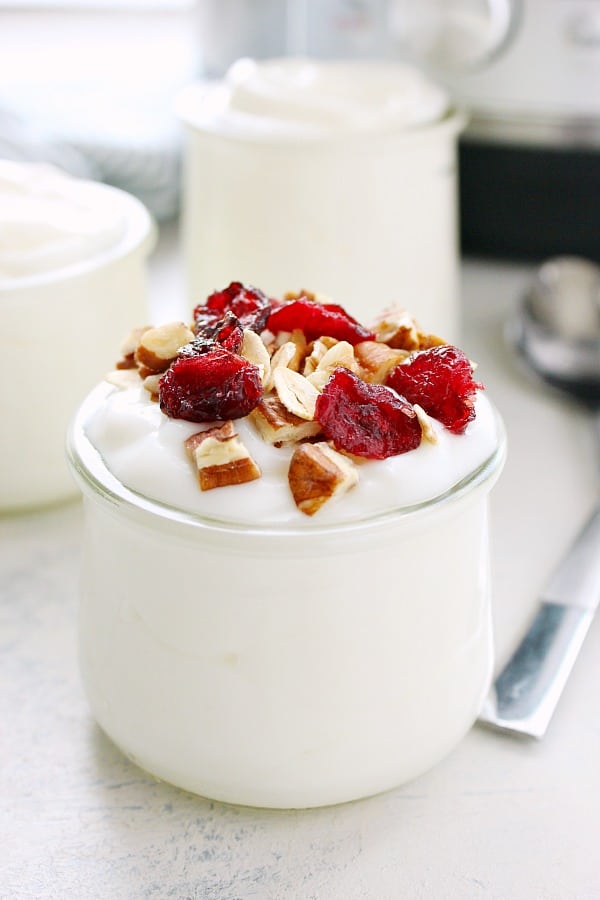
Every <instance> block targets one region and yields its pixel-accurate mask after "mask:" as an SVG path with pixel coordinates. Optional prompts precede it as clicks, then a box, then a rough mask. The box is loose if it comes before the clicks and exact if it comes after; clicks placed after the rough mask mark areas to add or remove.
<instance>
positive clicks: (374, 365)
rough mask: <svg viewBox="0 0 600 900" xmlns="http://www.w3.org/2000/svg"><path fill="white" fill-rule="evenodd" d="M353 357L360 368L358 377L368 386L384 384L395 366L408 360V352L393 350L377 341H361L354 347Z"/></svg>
mask: <svg viewBox="0 0 600 900" xmlns="http://www.w3.org/2000/svg"><path fill="white" fill-rule="evenodd" d="M354 355H355V357H356V360H357V362H358V365H359V366H360V372H359V374H360V376H361V378H362V379H363V380H364V381H368V382H369V383H370V384H384V383H385V380H386V378H387V376H388V375H389V373H390V372H391V371H392V369H395V368H396V366H397V365H399V364H400V363H401V362H404V360H405V359H408V357H409V356H410V353H409V351H408V350H394V349H392V347H388V346H387V344H380V343H379V342H378V341H361V342H360V343H359V344H356V346H355V347H354Z"/></svg>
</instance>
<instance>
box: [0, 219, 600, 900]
mask: <svg viewBox="0 0 600 900" xmlns="http://www.w3.org/2000/svg"><path fill="white" fill-rule="evenodd" d="M152 265H153V272H152V282H151V290H152V303H153V308H154V310H155V311H156V318H158V317H159V316H160V317H162V318H163V319H164V318H169V315H165V308H166V306H168V307H169V309H172V310H173V311H174V312H176V313H177V314H179V313H178V310H180V309H181V310H183V309H184V308H185V307H184V305H183V303H182V295H183V292H182V284H181V280H180V275H179V268H178V259H177V253H176V251H175V234H174V233H172V232H171V233H169V232H167V233H166V234H165V235H164V236H163V239H162V240H161V243H160V245H159V249H158V252H157V254H156V256H155V258H154V261H153V264H152ZM463 273H464V279H463V297H464V313H465V315H464V320H465V329H464V339H463V341H462V345H463V347H464V349H465V350H466V351H467V352H468V354H469V355H470V356H471V357H472V358H474V359H477V360H479V361H480V369H479V374H480V376H481V379H482V380H483V381H484V382H485V383H486V385H487V388H488V390H489V394H490V396H491V397H493V399H494V400H495V402H496V404H497V405H498V406H499V408H500V410H501V412H502V414H503V416H504V418H505V421H506V426H507V431H508V439H509V459H508V463H507V466H506V469H505V472H504V474H503V476H502V478H501V480H500V482H499V484H498V486H497V487H496V489H495V491H494V493H493V495H492V529H493V530H492V554H493V569H494V616H495V626H496V644H497V652H498V661H499V663H500V662H502V661H503V660H504V659H505V658H506V657H507V655H509V654H510V651H511V649H512V647H513V646H514V643H515V641H516V640H517V639H518V637H519V635H520V633H521V631H522V630H523V629H524V627H525V625H526V623H527V621H528V619H529V618H530V617H531V615H532V613H533V610H534V608H535V605H536V596H537V595H538V592H539V590H540V589H541V587H542V585H543V583H544V580H545V578H546V576H547V575H548V574H549V572H550V570H551V568H552V566H553V564H554V563H555V562H556V561H557V560H558V557H559V555H560V553H561V552H562V550H563V549H564V548H565V547H566V546H567V544H568V542H569V540H570V539H571V538H572V536H573V535H574V533H575V532H576V531H577V529H578V527H579V525H580V524H581V523H582V522H583V520H584V518H585V516H586V515H587V513H588V512H589V511H590V510H591V508H592V506H593V505H594V502H595V498H596V496H597V485H596V477H597V465H596V462H597V460H596V448H595V446H594V440H593V435H592V430H591V426H590V425H589V423H588V422H587V421H586V419H585V416H584V415H583V414H582V413H581V412H580V411H578V410H575V409H573V408H571V407H570V406H569V405H568V404H566V403H565V402H563V401H562V400H560V399H557V398H556V397H554V396H551V395H550V394H549V393H546V391H544V390H543V389H541V388H538V387H537V386H534V385H533V384H532V383H530V382H529V381H528V380H527V379H525V378H524V377H523V375H522V374H521V373H520V371H519V370H518V368H517V367H516V366H515V365H514V360H513V359H512V358H511V354H510V353H509V351H508V350H507V349H506V347H505V344H504V342H503V339H502V327H503V322H504V320H505V318H506V316H507V314H508V313H509V312H510V310H511V309H512V308H513V307H514V304H515V302H516V299H517V297H518V295H519V293H520V291H521V290H522V288H523V286H524V284H525V283H526V282H527V280H528V278H529V277H530V274H531V268H530V267H525V266H512V265H509V264H498V263H494V264H490V263H483V262H478V261H468V262H466V263H465V265H464V267H463ZM166 298H168V300H166ZM80 541H81V510H80V507H79V504H77V503H75V504H71V505H68V506H64V507H62V508H57V509H54V510H49V511H45V512H40V513H37V514H29V515H22V516H16V517H5V518H0V590H1V593H0V723H1V725H0V782H1V783H0V792H1V794H0V796H1V797H2V803H1V805H0V806H1V808H0V898H3V900H4V898H6V900H9V898H10V900H13V898H18V900H20V898H36V900H38V898H44V900H45V898H60V900H63V898H68V900H71V898H73V900H87V898H110V900H121V898H127V900H129V898H160V900H163V898H177V900H179V898H182V900H184V898H186V900H187V898H194V900H247V898H256V900H292V898H293V900H367V898H368V900H397V898H402V900H403V898H410V900H413V898H415V900H418V898H432V900H452V898H457V900H470V898H485V900H600V863H598V838H599V837H600V712H599V710H600V705H599V703H598V689H599V684H600V626H599V625H598V624H594V625H593V626H592V629H591V631H590V633H589V635H588V637H587V639H586V642H585V644H584V646H583V649H582V651H581V654H580V657H579V659H578V661H577V664H576V667H575V670H574V672H573V674H572V676H571V678H570V680H569V683H568V685H567V687H566V690H565V693H564V695H563V698H562V701H561V703H560V705H559V708H558V710H557V712H556V714H555V718H554V720H553V722H552V723H551V726H550V729H549V731H548V733H547V735H546V737H545V738H544V739H543V741H541V742H536V741H531V740H527V739H518V738H513V737H509V736H507V735H501V734H497V733H494V732H491V731H488V730H486V729H485V728H484V727H482V726H476V727H474V728H473V729H472V731H471V732H470V733H469V735H468V736H467V737H466V738H465V739H464V740H463V742H462V743H461V744H460V746H459V747H458V748H457V749H456V750H455V751H454V752H453V753H452V754H451V755H450V756H449V757H448V758H447V759H446V760H445V761H444V762H442V763H441V764H440V765H438V766H437V767H436V768H435V769H434V770H433V771H431V772H429V773H428V774H426V775H424V776H422V777H421V778H419V779H418V780H417V781H415V782H413V783H412V784H409V785H407V786H406V787H404V788H399V789H397V790H394V791H391V792H389V793H387V794H383V795H380V796H377V797H373V798H371V799H368V800H363V801H359V802H356V803H351V804H346V805H343V806H337V807H330V808H325V809H320V810H309V811H302V812H276V811H261V810H253V809H245V808H237V807H232V806H226V805H223V804H220V803H213V802H210V801H207V800H204V799H201V798H198V797H194V796H191V795H189V794H186V793H183V792H182V791H179V790H177V789H175V788H172V787H170V786H168V785H166V784H163V783H159V782H156V781H155V780H153V779H152V778H150V777H149V776H147V775H145V774H144V773H143V772H142V771H140V770H139V769H138V768H136V766H135V765H133V764H132V763H131V762H129V761H128V760H127V759H125V758H124V757H123V756H122V755H121V753H120V752H119V751H118V750H117V749H116V748H115V747H114V746H113V745H112V744H111V742H110V741H109V740H108V739H107V738H106V737H105V736H104V735H103V734H102V732H101V731H100V730H99V728H98V727H97V726H96V725H95V723H94V721H93V720H92V718H91V716H90V713H89V710H88V707H87V703H86V700H85V697H84V696H83V693H82V689H81V685H80V682H79V676H78V671H77V658H76V652H77V651H76V612H77V571H78V558H79V550H80Z"/></svg>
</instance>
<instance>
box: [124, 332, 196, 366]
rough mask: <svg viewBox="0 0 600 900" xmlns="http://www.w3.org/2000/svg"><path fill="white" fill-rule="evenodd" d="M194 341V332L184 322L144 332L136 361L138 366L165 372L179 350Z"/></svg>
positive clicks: (136, 352) (136, 354)
mask: <svg viewBox="0 0 600 900" xmlns="http://www.w3.org/2000/svg"><path fill="white" fill-rule="evenodd" d="M193 339H194V332H193V331H191V329H190V328H188V326H187V325H184V323H183V322H169V323H168V324H166V325H158V326H157V327H156V328H149V329H148V330H147V331H144V333H143V334H142V336H141V338H140V342H139V344H138V347H137V350H136V351H135V359H136V362H137V363H138V365H140V366H145V367H146V368H147V369H151V370H152V371H154V372H164V371H165V370H166V369H168V368H169V366H170V364H171V363H172V362H173V360H174V359H176V357H177V352H178V350H180V349H181V347H183V346H185V344H189V342H190V341H193Z"/></svg>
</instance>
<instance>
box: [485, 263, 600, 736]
mask: <svg viewBox="0 0 600 900" xmlns="http://www.w3.org/2000/svg"><path fill="white" fill-rule="evenodd" d="M509 337H510V340H511V342H512V343H513V344H514V345H515V347H516V348H517V350H518V352H519V354H520V356H521V358H522V359H523V361H524V362H525V363H526V364H527V365H528V366H529V368H530V369H531V370H532V371H533V372H534V373H536V374H537V375H538V376H539V377H540V378H541V379H543V381H544V382H546V383H547V384H549V385H551V386H552V387H554V388H557V389H558V390H560V391H562V392H563V393H566V394H568V395H569V396H571V397H573V398H575V399H576V400H578V401H579V402H580V403H582V404H584V406H585V407H587V409H588V410H589V411H590V413H591V414H592V415H593V418H594V422H595V427H596V433H597V436H598V440H599V446H600V267H598V266H596V265H595V264H594V263H591V262H589V261H587V260H584V259H579V258H576V257H557V258H555V259H551V260H549V261H548V262H546V263H544V264H543V265H542V266H541V268H540V269H539V272H538V274H537V277H536V279H535V281H534V282H533V284H532V286H531V288H530V290H529V291H528V292H527V294H526V295H525V297H524V298H523V302H522V303H521V305H520V307H519V310H518V313H517V315H516V317H515V319H514V320H513V321H512V322H511V323H510V326H509ZM599 602H600V504H599V505H598V506H597V507H596V509H595V510H594V512H593V513H592V515H591V516H590V518H589V519H588V521H587V522H586V524H585V525H584V526H583V528H582V530H581V531H580V533H579V535H578V536H577V538H576V539H575V542H574V543H573V545H572V546H571V548H570V549H569V550H568V551H567V553H566V555H565V556H564V558H563V559H562V561H561V562H560V564H559V565H558V568H557V569H556V570H555V571H554V573H553V574H552V576H551V578H550V580H549V581H548V583H547V585H546V587H545V589H544V590H543V591H542V597H541V601H540V605H539V608H538V610H537V613H536V615H535V617H534V619H533V622H532V623H531V626H530V627H529V629H528V631H527V632H526V634H525V635H524V637H523V639H522V640H521V643H520V644H519V646H518V647H517V649H516V650H515V652H514V654H513V655H512V657H511V658H510V659H509V661H508V663H507V664H506V665H505V667H504V669H503V670H502V671H501V672H500V674H499V675H498V677H497V678H496V681H495V682H494V685H493V687H492V690H491V691H490V694H489V696H488V698H487V700H486V702H485V704H484V708H483V710H482V713H481V715H480V721H481V722H483V723H484V724H487V725H491V726H493V727H495V728H498V729H501V730H506V731H511V732H515V733H517V734H523V735H528V736H531V737H536V738H541V737H543V735H544V734H545V732H546V729H547V727H548V724H549V722H550V719H551V717H552V714H553V712H554V710H555V708H556V705H557V703H558V700H559V697H560V695H561V693H562V690H563V688H564V686H565V684H566V681H567V678H568V677H569V673H570V672H571V669H572V667H573V664H574V663H575V660H576V658H577V654H578V652H579V649H580V647H581V645H582V643H583V640H584V638H585V635H586V634H587V631H588V628H589V627H590V624H591V622H592V619H593V616H594V612H595V610H596V608H597V606H598V603H599Z"/></svg>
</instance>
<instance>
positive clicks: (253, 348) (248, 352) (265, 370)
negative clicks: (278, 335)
mask: <svg viewBox="0 0 600 900" xmlns="http://www.w3.org/2000/svg"><path fill="white" fill-rule="evenodd" d="M240 353H241V355H242V356H243V357H244V359H247V360H248V362H251V363H254V365H255V366H258V368H259V370H260V379H261V381H262V384H263V387H266V385H267V383H268V382H269V381H270V379H271V359H270V357H269V352H268V350H267V348H266V347H265V345H264V344H263V342H262V340H261V338H260V337H259V335H258V334H257V333H256V332H255V331H251V330H250V329H249V328H245V329H244V339H243V341H242V348H241V350H240Z"/></svg>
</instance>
